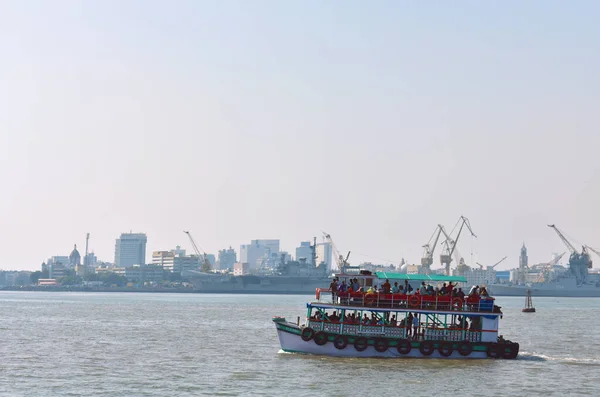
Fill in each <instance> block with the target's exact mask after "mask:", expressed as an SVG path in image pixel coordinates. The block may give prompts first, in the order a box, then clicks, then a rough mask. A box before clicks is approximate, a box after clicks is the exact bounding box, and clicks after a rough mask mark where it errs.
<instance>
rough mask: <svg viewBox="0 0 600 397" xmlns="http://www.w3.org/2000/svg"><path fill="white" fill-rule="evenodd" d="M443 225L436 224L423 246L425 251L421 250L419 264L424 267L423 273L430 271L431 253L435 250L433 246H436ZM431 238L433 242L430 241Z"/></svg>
mask: <svg viewBox="0 0 600 397" xmlns="http://www.w3.org/2000/svg"><path fill="white" fill-rule="evenodd" d="M443 229H444V227H443V226H442V225H439V224H438V225H437V227H436V228H435V230H434V231H433V234H432V235H431V238H429V241H428V242H427V244H425V245H424V246H423V248H424V249H425V251H424V252H423V256H422V257H421V266H422V267H423V269H424V273H425V274H429V273H431V265H432V264H433V253H434V251H435V247H437V243H438V240H439V239H440V235H441V234H442V231H443ZM432 240H433V244H432V243H431V241H432Z"/></svg>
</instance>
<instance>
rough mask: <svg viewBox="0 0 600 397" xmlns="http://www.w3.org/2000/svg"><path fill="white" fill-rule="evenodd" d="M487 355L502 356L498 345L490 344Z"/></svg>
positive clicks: (491, 356) (490, 356)
mask: <svg viewBox="0 0 600 397" xmlns="http://www.w3.org/2000/svg"><path fill="white" fill-rule="evenodd" d="M487 356H488V357H489V358H498V357H499V356H500V349H498V346H497V345H490V346H489V347H488V349H487Z"/></svg>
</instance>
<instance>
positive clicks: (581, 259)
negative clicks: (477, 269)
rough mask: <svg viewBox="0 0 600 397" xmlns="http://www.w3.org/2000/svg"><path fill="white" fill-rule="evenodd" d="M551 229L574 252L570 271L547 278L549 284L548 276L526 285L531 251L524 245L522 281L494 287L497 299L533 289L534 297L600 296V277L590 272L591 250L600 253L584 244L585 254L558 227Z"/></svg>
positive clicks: (524, 293) (521, 294)
mask: <svg viewBox="0 0 600 397" xmlns="http://www.w3.org/2000/svg"><path fill="white" fill-rule="evenodd" d="M548 226H549V227H551V228H553V229H554V230H555V231H556V233H557V234H558V236H559V237H560V239H561V240H562V241H563V243H564V244H565V245H566V246H567V248H568V249H569V251H570V252H571V255H570V257H569V265H568V269H567V271H565V272H564V273H562V274H560V275H558V276H557V277H555V278H552V277H547V281H543V279H544V277H540V278H539V279H538V282H533V283H528V282H525V279H526V273H527V270H526V269H527V268H528V266H527V251H526V249H525V246H524V245H523V248H521V259H520V263H519V273H518V282H517V283H515V284H512V285H509V284H491V285H489V286H488V291H490V293H491V294H493V295H496V296H498V295H508V296H525V295H526V293H527V290H531V294H532V295H535V296H560V297H600V274H599V273H597V272H593V273H592V272H590V269H592V259H591V258H590V254H589V251H592V252H594V253H596V254H598V255H600V253H599V252H598V251H597V250H595V249H594V248H592V247H590V246H588V245H583V246H582V248H581V251H578V250H577V249H576V248H575V247H574V246H573V244H571V242H569V240H568V239H567V238H566V237H565V236H564V234H563V233H562V232H561V231H560V230H559V229H558V228H556V226H555V225H548ZM560 257H562V255H560V256H559V257H558V258H555V261H553V262H551V263H549V264H548V266H547V267H548V268H550V267H552V266H553V265H554V264H555V263H556V262H557V261H558V259H560Z"/></svg>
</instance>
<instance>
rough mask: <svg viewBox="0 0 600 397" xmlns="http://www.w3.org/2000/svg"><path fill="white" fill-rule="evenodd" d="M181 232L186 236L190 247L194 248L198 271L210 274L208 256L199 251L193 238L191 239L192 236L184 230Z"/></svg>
mask: <svg viewBox="0 0 600 397" xmlns="http://www.w3.org/2000/svg"><path fill="white" fill-rule="evenodd" d="M183 232H184V233H185V234H187V235H188V237H189V239H190V242H191V243H192V247H193V248H194V252H195V253H196V255H197V256H198V265H199V266H200V271H202V272H210V270H211V265H210V262H209V260H208V255H206V252H204V250H202V251H200V249H199V248H198V245H197V244H196V242H195V241H194V238H193V237H192V235H191V233H190V232H189V231H187V230H184V231H183Z"/></svg>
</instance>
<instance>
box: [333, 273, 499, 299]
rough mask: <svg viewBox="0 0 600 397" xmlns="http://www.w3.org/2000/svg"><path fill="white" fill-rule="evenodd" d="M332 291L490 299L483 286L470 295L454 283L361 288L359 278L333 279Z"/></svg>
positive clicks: (471, 291) (406, 281)
mask: <svg viewBox="0 0 600 397" xmlns="http://www.w3.org/2000/svg"><path fill="white" fill-rule="evenodd" d="M329 288H330V289H331V294H332V296H336V295H338V294H339V293H346V292H348V293H355V292H362V293H365V294H406V295H421V296H451V297H458V298H461V299H464V298H465V296H480V297H488V296H489V294H488V292H487V289H486V288H485V287H484V286H482V287H479V286H477V285H474V286H473V287H471V289H470V291H469V293H468V294H465V292H464V291H463V290H462V288H460V287H457V285H455V284H454V285H453V284H452V282H449V283H447V284H446V283H443V284H442V286H435V287H434V286H433V285H432V284H426V283H425V281H423V282H421V285H420V286H419V287H418V288H417V289H416V290H413V287H412V285H411V284H410V283H409V281H408V280H404V285H401V284H398V282H394V285H391V283H390V281H389V280H388V279H386V280H385V282H384V283H383V284H381V285H380V286H377V285H372V286H364V287H363V286H361V285H360V283H359V282H358V278H354V279H351V280H350V281H349V282H348V283H346V281H345V280H343V281H342V282H341V283H340V281H339V278H335V279H333V281H332V282H331V284H330V285H329Z"/></svg>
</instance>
